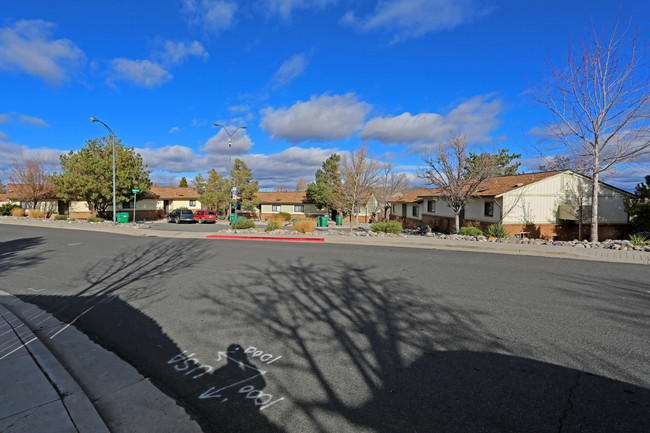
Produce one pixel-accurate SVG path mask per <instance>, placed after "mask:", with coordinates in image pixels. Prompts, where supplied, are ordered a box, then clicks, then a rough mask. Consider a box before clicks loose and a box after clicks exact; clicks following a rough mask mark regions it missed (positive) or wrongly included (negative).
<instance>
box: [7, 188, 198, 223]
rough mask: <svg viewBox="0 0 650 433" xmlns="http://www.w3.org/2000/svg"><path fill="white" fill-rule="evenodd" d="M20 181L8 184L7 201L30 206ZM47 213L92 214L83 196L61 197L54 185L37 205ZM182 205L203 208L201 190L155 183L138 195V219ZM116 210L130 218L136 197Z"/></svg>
mask: <svg viewBox="0 0 650 433" xmlns="http://www.w3.org/2000/svg"><path fill="white" fill-rule="evenodd" d="M22 187H23V186H21V185H17V184H8V185H7V202H8V203H16V204H19V205H20V206H21V207H22V208H24V209H29V208H31V203H29V202H24V201H21V200H20V198H19V197H20V196H21V194H20V188H22ZM37 207H38V208H39V209H41V210H42V211H43V212H45V213H46V215H47V216H48V217H50V216H54V215H68V216H69V217H70V218H88V217H90V216H91V215H92V213H91V211H90V208H89V207H88V203H86V202H85V201H83V200H62V199H59V198H58V197H57V195H56V191H54V188H53V187H52V186H50V187H49V188H47V189H46V194H44V196H43V198H42V200H41V201H40V202H39V204H38V206H37ZM179 208H187V209H190V210H192V211H195V210H199V209H201V202H200V201H199V193H198V192H196V191H195V190H194V189H193V188H189V187H167V186H152V187H151V189H150V190H149V191H148V192H147V193H146V194H145V195H144V196H142V197H141V196H138V197H137V199H136V210H135V211H136V218H137V219H159V218H164V217H165V216H167V214H168V213H169V212H170V211H172V210H174V209H179ZM112 210H113V206H111V205H109V206H108V208H107V214H108V215H107V217H108V218H112ZM117 212H128V213H129V218H132V215H133V201H132V200H130V201H128V202H123V203H119V202H118V203H117Z"/></svg>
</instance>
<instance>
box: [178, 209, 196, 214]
mask: <svg viewBox="0 0 650 433" xmlns="http://www.w3.org/2000/svg"><path fill="white" fill-rule="evenodd" d="M179 212H180V214H181V215H194V214H193V213H192V211H191V210H181V211H179Z"/></svg>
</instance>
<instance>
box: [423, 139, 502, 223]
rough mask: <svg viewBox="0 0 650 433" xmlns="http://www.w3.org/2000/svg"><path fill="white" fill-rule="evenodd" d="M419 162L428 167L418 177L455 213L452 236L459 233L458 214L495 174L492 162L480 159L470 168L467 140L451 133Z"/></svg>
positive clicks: (426, 152)
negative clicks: (436, 190) (483, 183)
mask: <svg viewBox="0 0 650 433" xmlns="http://www.w3.org/2000/svg"><path fill="white" fill-rule="evenodd" d="M422 160H423V161H424V163H425V164H426V165H427V167H424V168H420V171H419V173H418V177H420V178H422V179H424V181H425V182H426V183H427V184H429V185H433V186H435V187H437V188H439V189H440V191H441V194H440V200H441V201H442V202H444V203H445V204H446V205H447V206H449V207H450V208H451V210H453V211H454V215H455V232H456V233H458V231H459V230H460V213H461V211H462V210H463V208H464V207H465V204H466V203H467V202H468V201H469V199H470V198H471V197H472V195H473V194H474V192H476V190H477V188H478V186H479V185H480V184H481V182H483V181H484V180H485V179H487V178H488V177H491V176H492V175H493V173H494V170H495V160H494V158H480V159H479V160H477V161H476V163H475V164H473V165H470V163H469V162H468V161H469V160H468V154H467V137H466V136H465V135H460V134H457V133H454V132H450V133H449V139H448V140H447V141H446V142H444V143H438V144H437V145H436V146H435V147H434V148H433V150H432V151H431V152H429V151H428V150H426V151H425V153H424V155H423V156H422Z"/></svg>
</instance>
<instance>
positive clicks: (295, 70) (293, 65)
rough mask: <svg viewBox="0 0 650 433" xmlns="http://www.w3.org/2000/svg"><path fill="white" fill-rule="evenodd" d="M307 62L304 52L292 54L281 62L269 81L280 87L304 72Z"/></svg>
mask: <svg viewBox="0 0 650 433" xmlns="http://www.w3.org/2000/svg"><path fill="white" fill-rule="evenodd" d="M307 62H308V58H307V55H306V54H305V53H302V54H296V55H294V56H293V57H291V58H290V59H289V60H286V61H285V62H284V63H282V66H280V68H279V69H278V70H277V71H276V72H275V74H274V75H273V78H272V79H271V82H272V83H273V85H274V86H275V87H282V86H285V85H287V84H289V83H290V82H291V81H293V80H294V79H295V78H297V77H299V76H300V75H302V73H303V72H305V68H306V67H307Z"/></svg>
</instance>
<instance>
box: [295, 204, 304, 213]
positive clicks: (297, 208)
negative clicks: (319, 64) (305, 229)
mask: <svg viewBox="0 0 650 433" xmlns="http://www.w3.org/2000/svg"><path fill="white" fill-rule="evenodd" d="M293 211H294V212H296V213H305V205H304V204H296V205H294V206H293Z"/></svg>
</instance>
